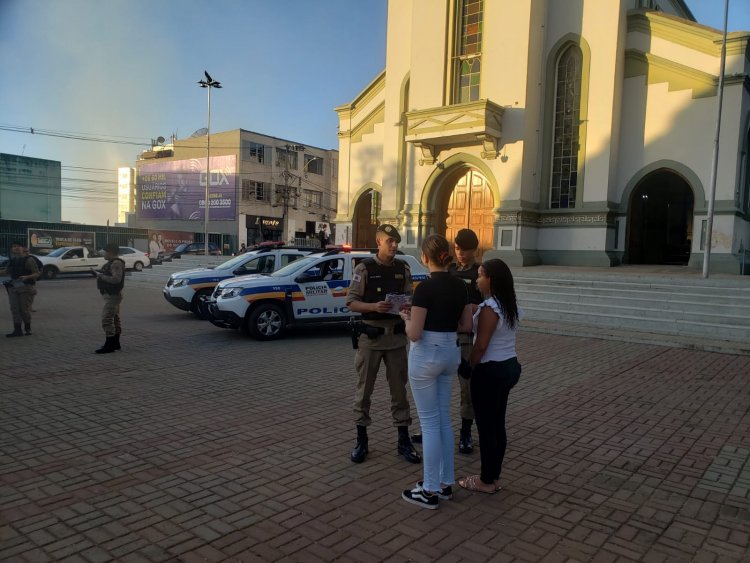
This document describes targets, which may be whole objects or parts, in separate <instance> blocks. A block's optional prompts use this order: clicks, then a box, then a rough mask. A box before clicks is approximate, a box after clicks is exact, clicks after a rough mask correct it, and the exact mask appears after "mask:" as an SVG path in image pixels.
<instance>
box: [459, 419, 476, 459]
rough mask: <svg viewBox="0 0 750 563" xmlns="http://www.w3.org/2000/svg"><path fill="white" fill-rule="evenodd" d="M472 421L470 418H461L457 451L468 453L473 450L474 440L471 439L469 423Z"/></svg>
mask: <svg viewBox="0 0 750 563" xmlns="http://www.w3.org/2000/svg"><path fill="white" fill-rule="evenodd" d="M472 422H474V421H473V420H471V419H470V418H462V419H461V435H460V437H459V439H458V451H459V452H461V453H462V454H470V453H471V452H473V451H474V441H473V440H472V439H471V424H472Z"/></svg>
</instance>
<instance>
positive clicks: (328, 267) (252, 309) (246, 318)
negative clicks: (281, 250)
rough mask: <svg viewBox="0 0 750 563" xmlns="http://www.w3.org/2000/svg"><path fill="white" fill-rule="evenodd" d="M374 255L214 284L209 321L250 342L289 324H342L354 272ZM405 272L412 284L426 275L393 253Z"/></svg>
mask: <svg viewBox="0 0 750 563" xmlns="http://www.w3.org/2000/svg"><path fill="white" fill-rule="evenodd" d="M375 252H376V251H346V250H331V251H328V252H325V253H320V254H312V255H310V256H308V257H306V258H302V259H301V260H297V261H295V262H292V263H291V264H289V265H288V266H286V267H284V268H282V269H280V270H279V271H277V272H275V273H273V274H270V275H265V276H263V275H253V276H241V277H237V278H234V279H230V280H224V281H222V282H220V283H219V285H217V286H216V289H215V290H214V294H213V296H212V298H211V300H209V302H208V303H209V304H208V310H209V319H210V320H211V322H212V323H213V324H214V325H216V326H219V327H222V328H246V329H247V331H248V332H249V333H250V335H251V336H252V337H253V338H256V339H258V340H273V339H275V338H280V337H281V336H282V335H283V334H284V331H285V330H286V329H287V328H288V327H290V326H294V325H300V324H305V323H329V322H345V321H348V320H349V319H350V318H351V317H352V316H359V315H357V314H356V313H352V312H351V311H350V310H349V308H348V307H347V306H346V295H347V293H348V292H349V286H350V285H351V280H352V272H353V271H354V268H355V267H356V266H357V264H359V263H360V262H361V261H362V260H364V259H365V258H371V257H372V256H373V255H374V253H375ZM396 259H397V260H403V261H404V262H406V263H407V264H408V265H409V267H410V269H411V276H412V283H413V284H414V285H415V286H416V285H417V284H418V283H419V282H421V281H423V280H425V279H427V276H428V274H429V273H428V271H427V269H426V268H425V267H424V266H422V265H421V264H420V263H419V262H418V261H417V259H416V258H414V257H413V256H408V255H405V254H397V255H396Z"/></svg>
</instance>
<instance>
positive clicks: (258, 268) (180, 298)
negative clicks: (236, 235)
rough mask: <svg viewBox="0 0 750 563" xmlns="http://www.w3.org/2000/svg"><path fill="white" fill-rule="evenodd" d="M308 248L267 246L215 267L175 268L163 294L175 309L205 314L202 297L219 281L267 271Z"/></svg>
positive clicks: (289, 260) (203, 315) (302, 256)
mask: <svg viewBox="0 0 750 563" xmlns="http://www.w3.org/2000/svg"><path fill="white" fill-rule="evenodd" d="M311 252H312V250H311V249H309V248H307V249H302V248H295V247H282V246H266V247H263V248H259V249H255V250H251V251H249V252H246V253H245V254H240V255H239V256H235V257H234V258H232V259H231V260H227V261H226V262H224V263H223V264H220V265H218V266H215V267H210V268H194V269H192V270H185V271H182V272H176V273H174V274H172V275H171V276H169V279H168V280H167V284H166V285H165V286H164V289H163V293H164V298H165V299H166V300H167V301H169V302H170V303H171V304H172V305H174V306H175V307H177V308H178V309H182V310H183V311H191V312H192V313H194V314H195V315H196V316H197V317H198V318H206V315H207V310H206V303H205V301H206V299H207V298H209V297H210V296H211V292H212V291H213V290H214V288H215V287H216V285H217V284H218V283H219V282H220V281H222V280H226V279H228V278H234V277H236V276H242V275H248V274H270V273H271V272H273V271H275V270H278V269H279V268H283V267H284V266H287V265H288V264H290V263H292V262H294V261H295V260H298V259H300V258H304V257H305V256H307V255H308V254H310V253H311Z"/></svg>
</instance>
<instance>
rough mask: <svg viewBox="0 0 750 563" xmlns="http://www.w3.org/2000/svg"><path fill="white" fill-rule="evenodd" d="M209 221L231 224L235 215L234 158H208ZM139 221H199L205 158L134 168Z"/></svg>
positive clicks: (202, 201) (204, 185)
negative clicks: (209, 161) (136, 170)
mask: <svg viewBox="0 0 750 563" xmlns="http://www.w3.org/2000/svg"><path fill="white" fill-rule="evenodd" d="M209 177H210V181H209V189H208V200H209V202H210V205H209V214H208V219H209V221H232V220H234V219H235V218H236V215H237V202H236V192H237V190H236V184H237V156H236V155H234V154H230V155H223V156H212V157H211V174H209ZM137 194H138V201H137V202H136V210H137V213H138V218H139V219H172V220H181V221H203V216H204V209H205V203H204V199H205V196H206V159H205V158H191V159H190V160H173V161H169V162H154V163H149V164H142V165H141V166H140V168H139V169H138V189H137Z"/></svg>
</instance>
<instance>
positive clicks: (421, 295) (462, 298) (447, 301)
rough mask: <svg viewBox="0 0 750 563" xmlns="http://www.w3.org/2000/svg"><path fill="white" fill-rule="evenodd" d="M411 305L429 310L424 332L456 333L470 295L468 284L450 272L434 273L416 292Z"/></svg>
mask: <svg viewBox="0 0 750 563" xmlns="http://www.w3.org/2000/svg"><path fill="white" fill-rule="evenodd" d="M411 303H412V305H414V306H415V307H422V308H424V309H427V318H426V319H425V321H424V330H430V331H433V332H456V329H457V328H458V321H459V320H460V319H461V313H462V312H463V310H464V307H466V305H467V304H468V303H469V295H468V292H467V291H466V284H465V283H464V282H463V281H461V280H460V279H458V278H457V277H455V276H452V275H451V274H449V273H448V272H432V273H431V274H430V277H429V279H426V280H425V281H423V282H422V283H420V284H419V285H418V286H417V288H416V289H415V290H414V297H413V298H412V302H411Z"/></svg>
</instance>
